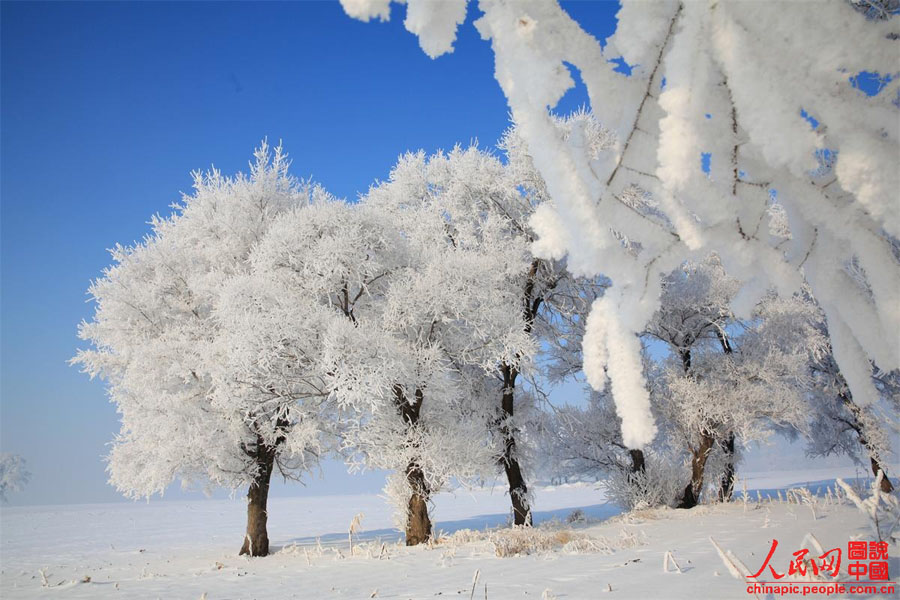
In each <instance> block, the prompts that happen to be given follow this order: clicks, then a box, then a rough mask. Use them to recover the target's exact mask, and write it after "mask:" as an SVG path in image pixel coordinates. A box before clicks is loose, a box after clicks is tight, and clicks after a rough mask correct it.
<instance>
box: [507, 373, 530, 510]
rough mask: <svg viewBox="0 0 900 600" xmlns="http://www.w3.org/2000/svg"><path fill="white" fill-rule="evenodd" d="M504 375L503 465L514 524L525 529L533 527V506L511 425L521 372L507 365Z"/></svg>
mask: <svg viewBox="0 0 900 600" xmlns="http://www.w3.org/2000/svg"><path fill="white" fill-rule="evenodd" d="M500 370H501V372H502V373H503V398H502V402H501V407H502V409H503V419H504V423H503V425H502V426H501V428H500V433H501V435H502V436H503V456H502V457H501V461H500V462H501V463H502V464H503V468H504V470H505V471H506V480H507V482H508V483H509V498H510V500H511V501H512V509H513V524H515V525H522V526H525V527H530V526H531V523H532V521H531V506H529V505H528V486H527V485H526V484H525V478H524V477H523V476H522V468H521V467H520V466H519V460H518V458H516V438H515V433H514V431H513V430H512V428H511V427H510V425H509V419H511V418H512V417H513V414H514V411H515V395H514V394H515V386H516V377H517V376H518V374H519V372H518V370H516V369H515V368H514V367H510V366H509V365H507V364H503V365H502V366H501V369H500Z"/></svg>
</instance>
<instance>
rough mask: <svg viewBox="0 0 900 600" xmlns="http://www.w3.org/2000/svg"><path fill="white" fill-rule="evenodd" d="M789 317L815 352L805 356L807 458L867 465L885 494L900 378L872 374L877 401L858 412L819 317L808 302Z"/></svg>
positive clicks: (801, 301) (899, 407) (888, 489)
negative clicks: (839, 457)
mask: <svg viewBox="0 0 900 600" xmlns="http://www.w3.org/2000/svg"><path fill="white" fill-rule="evenodd" d="M792 312H793V313H794V320H795V322H798V321H800V320H801V319H802V320H805V322H806V323H807V324H808V325H807V327H808V328H809V329H810V330H811V335H810V339H811V340H813V343H811V344H810V348H816V349H817V350H818V351H816V352H810V371H811V384H812V385H811V394H810V398H811V405H810V407H809V413H810V421H811V422H810V424H809V429H808V436H807V437H808V447H807V452H808V453H809V454H810V455H812V456H827V455H829V454H847V455H848V456H850V457H852V458H853V459H854V460H856V461H857V462H859V463H864V462H868V463H869V466H870V467H871V469H872V474H873V475H874V476H877V475H878V472H879V471H884V476H883V478H882V479H881V491H883V492H885V493H890V492H891V491H893V490H894V486H893V484H892V483H891V480H890V479H889V477H888V475H889V473H888V472H887V471H886V470H885V469H886V467H885V464H886V463H887V460H886V459H887V457H888V456H890V455H891V454H892V452H893V448H892V447H891V439H892V438H893V439H896V437H897V434H898V431H900V427H898V423H897V414H898V412H900V372H898V371H892V372H890V373H885V372H881V371H878V370H874V369H873V373H872V380H873V383H874V385H875V388H876V389H877V390H878V393H879V396H880V398H879V401H878V402H875V403H872V404H869V405H867V406H860V405H859V404H858V403H856V402H855V401H854V398H853V393H852V392H851V391H850V389H849V387H848V386H847V381H846V380H845V379H844V377H843V376H842V375H841V372H840V369H839V368H838V365H837V362H836V361H835V359H834V355H833V353H832V351H831V344H830V343H829V341H828V332H827V330H826V326H825V320H824V318H823V316H822V313H821V311H820V310H818V307H817V306H815V304H814V303H813V302H812V300H811V299H809V298H798V299H796V301H795V303H794V306H793V307H792ZM860 451H862V452H860ZM861 453H862V456H860V454H861Z"/></svg>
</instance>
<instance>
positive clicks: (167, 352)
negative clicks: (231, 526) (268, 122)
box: [73, 143, 326, 496]
mask: <svg viewBox="0 0 900 600" xmlns="http://www.w3.org/2000/svg"><path fill="white" fill-rule="evenodd" d="M288 164H289V162H288V160H287V158H286V156H285V155H284V154H283V153H282V151H281V148H280V147H279V148H276V149H275V150H274V152H272V151H270V149H269V147H268V146H267V145H266V144H265V143H264V144H263V145H262V146H261V147H260V148H259V150H257V152H256V156H255V161H254V162H252V163H251V165H250V174H249V175H243V174H239V175H237V176H235V177H226V176H223V175H222V174H221V173H219V172H218V171H211V172H209V173H205V174H204V173H199V172H198V173H195V174H194V193H193V194H192V195H186V196H185V197H184V198H183V200H182V202H181V203H179V204H176V205H175V206H174V209H175V212H173V214H172V215H171V216H169V217H154V219H153V220H152V232H151V233H150V235H148V236H147V237H146V238H145V239H144V240H143V241H142V242H140V243H137V244H135V245H133V246H129V247H123V246H117V247H116V248H114V249H113V250H112V256H113V260H114V263H113V265H112V266H110V267H108V268H107V269H106V270H105V271H104V273H103V276H102V277H101V278H100V279H98V280H97V281H95V282H94V283H93V284H92V285H91V287H90V290H89V293H90V295H91V297H92V299H93V300H94V303H95V305H96V312H95V314H94V317H93V319H92V320H91V321H89V322H83V323H82V324H81V327H80V330H79V331H80V336H81V338H82V339H84V340H86V341H88V342H89V343H90V345H91V347H90V348H89V349H85V350H81V351H79V353H78V354H77V356H76V358H75V359H73V362H75V363H76V364H79V365H81V366H82V368H83V369H84V371H86V372H87V373H89V374H90V375H91V376H92V377H93V376H100V377H102V378H103V379H105V380H106V381H107V384H108V393H109V396H110V400H111V401H112V402H113V403H114V404H115V405H116V407H117V409H118V411H119V413H120V415H121V421H122V429H121V432H120V433H119V434H118V435H117V436H116V439H115V441H114V443H113V444H112V450H111V452H110V455H109V459H108V460H109V466H108V470H109V473H110V480H111V482H112V483H113V484H115V485H116V487H117V488H118V489H119V490H121V491H122V492H124V493H126V494H128V495H131V496H149V495H150V494H153V493H162V492H163V491H164V490H165V488H166V487H167V486H168V485H169V483H171V482H172V481H173V480H174V479H175V478H180V479H181V480H182V482H183V483H184V484H185V485H188V484H191V483H197V484H200V485H203V486H216V485H221V486H226V487H231V488H234V487H238V486H241V485H245V484H247V483H249V482H251V481H252V480H253V477H254V476H255V475H256V469H257V465H256V461H255V460H254V459H253V456H252V455H253V453H254V451H255V449H256V448H257V447H258V446H259V445H260V444H266V445H277V446H278V448H279V452H278V456H277V464H278V466H279V467H280V468H281V469H282V472H283V473H285V474H286V475H292V476H296V475H299V474H300V473H302V472H303V471H304V470H305V469H306V468H307V467H308V462H309V461H310V460H312V459H313V457H314V454H315V453H317V451H318V446H319V439H318V429H319V427H318V425H317V419H316V416H315V415H316V412H317V410H318V408H317V404H316V402H315V401H310V402H307V401H306V399H307V398H312V396H310V395H309V394H308V390H307V389H305V388H304V389H300V388H297V389H291V390H289V393H288V392H283V391H282V390H281V389H276V388H274V387H270V386H267V385H253V384H251V381H252V378H253V377H255V375H256V374H257V372H258V371H259V369H260V368H261V365H260V362H261V361H260V360H259V359H258V358H257V357H256V352H257V350H258V348H259V347H262V346H263V345H264V344H265V343H266V342H267V339H266V338H265V337H254V336H246V337H238V336H235V335H234V333H233V330H234V328H235V327H237V326H238V325H241V324H243V323H245V322H246V321H248V320H249V319H250V317H251V315H252V314H253V313H254V312H256V313H259V312H260V311H261V305H262V304H264V303H269V302H271V301H272V298H273V294H272V293H271V292H270V290H268V289H266V288H265V287H262V286H259V287H257V286H253V285H248V283H247V282H246V281H245V279H246V278H248V277H251V276H252V269H251V264H252V263H251V260H250V254H251V249H252V248H253V246H254V245H255V244H257V243H258V242H259V241H260V239H261V238H262V237H263V236H264V234H265V232H266V231H267V229H268V227H269V226H270V225H271V224H272V222H273V221H274V220H275V219H276V218H277V217H278V215H280V214H282V213H284V212H285V211H289V210H291V209H292V208H295V207H298V206H303V205H306V204H309V203H310V202H316V201H321V200H322V199H323V198H324V197H325V196H326V194H325V193H324V192H323V191H322V190H320V189H318V188H315V187H313V186H310V185H308V184H305V183H302V182H299V181H297V180H295V179H293V178H291V177H290V176H289V175H288V174H287V168H288ZM232 299H234V300H235V301H238V300H239V302H238V303H239V304H241V305H242V306H243V307H245V310H246V312H245V313H242V314H234V313H232V314H230V315H222V314H220V312H221V311H222V307H223V305H224V304H225V303H226V301H230V300H232ZM284 312H285V313H287V312H288V311H284ZM294 321H295V322H296V319H294ZM278 326H283V324H282V323H280V324H279V325H278ZM274 327H277V326H276V325H274V324H269V328H270V329H272V328H274ZM293 335H300V333H299V332H293ZM276 359H277V360H280V361H282V362H289V360H290V359H289V357H286V356H272V357H268V356H266V357H265V358H264V360H266V361H268V360H276ZM238 373H240V375H238ZM245 374H246V375H247V378H244V375H245ZM239 381H240V382H241V383H240V384H238V382H239Z"/></svg>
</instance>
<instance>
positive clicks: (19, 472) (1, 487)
mask: <svg viewBox="0 0 900 600" xmlns="http://www.w3.org/2000/svg"><path fill="white" fill-rule="evenodd" d="M30 477H31V473H29V472H28V471H27V470H26V469H25V459H24V458H22V457H21V456H19V455H18V454H11V453H9V452H4V453H2V454H0V502H6V501H7V494H10V493H12V492H21V491H22V488H23V487H25V484H26V483H28V479H29V478H30Z"/></svg>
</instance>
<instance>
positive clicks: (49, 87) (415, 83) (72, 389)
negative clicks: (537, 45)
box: [0, 2, 618, 504]
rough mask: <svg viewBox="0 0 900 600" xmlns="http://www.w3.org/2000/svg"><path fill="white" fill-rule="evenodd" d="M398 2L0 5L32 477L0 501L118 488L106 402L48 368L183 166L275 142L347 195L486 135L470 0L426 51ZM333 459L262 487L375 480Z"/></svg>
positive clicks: (241, 158) (12, 312)
mask: <svg viewBox="0 0 900 600" xmlns="http://www.w3.org/2000/svg"><path fill="white" fill-rule="evenodd" d="M565 6H566V8H567V9H568V10H569V11H570V12H571V13H572V14H573V16H574V17H575V18H576V19H577V20H578V21H579V22H580V23H581V24H582V26H583V27H585V28H586V29H587V30H588V31H590V32H591V33H593V34H594V35H595V36H596V37H598V38H600V39H604V38H605V37H607V36H608V35H609V34H611V33H612V31H613V29H614V27H615V18H614V15H615V12H616V11H617V9H618V6H617V4H616V3H614V2H572V3H568V4H566V5H565ZM404 10H405V9H404V8H402V7H397V6H395V7H394V12H393V15H392V19H391V22H390V23H384V24H382V23H370V24H365V23H361V22H358V21H354V20H351V19H349V18H348V17H346V16H345V15H344V14H343V12H342V10H341V8H340V6H339V5H338V4H337V2H294V3H255V4H249V3H162V2H160V3H156V2H153V3H48V4H44V3H14V2H3V3H2V4H0V28H2V30H0V44H2V48H0V61H2V63H0V77H2V82H0V84H2V85H0V104H2V130H0V157H2V177H0V261H2V263H0V266H2V298H0V315H2V330H0V352H2V354H0V358H2V366H0V450H2V451H4V452H15V453H19V454H22V455H23V456H24V457H25V458H26V460H27V461H28V467H29V470H30V471H31V472H32V481H31V483H30V484H29V485H28V487H27V488H26V490H25V491H24V492H22V493H20V494H16V495H13V496H12V498H11V500H12V502H13V503H37V504H52V503H70V502H102V501H110V500H115V499H117V498H119V496H118V494H117V493H116V492H115V490H113V489H112V488H111V487H109V486H108V485H106V475H105V473H104V463H103V462H102V459H101V457H102V456H103V455H104V454H105V453H106V444H107V443H108V442H109V441H110V440H111V439H112V438H113V435H114V433H115V432H116V431H117V430H118V419H117V416H116V413H115V409H114V407H113V406H112V405H111V404H109V403H108V402H107V400H106V396H105V393H104V388H103V385H102V383H100V382H98V381H94V382H90V381H89V380H88V378H87V377H86V376H85V375H83V374H81V373H79V372H78V371H77V369H75V368H71V367H69V366H67V364H66V361H67V359H69V358H70V357H71V356H72V355H73V353H74V352H75V350H76V348H77V347H78V346H79V344H80V341H79V340H78V339H77V338H76V327H77V324H78V322H79V321H81V320H82V319H84V318H88V317H89V316H90V314H91V311H92V307H91V305H90V304H87V303H86V300H87V297H86V294H85V290H86V288H87V286H88V284H89V282H90V280H91V279H92V278H95V277H97V276H98V275H99V274H100V272H101V269H102V268H103V267H104V266H106V265H107V264H109V256H108V254H107V252H106V248H109V247H111V246H113V245H114V244H115V243H117V242H122V243H126V244H127V243H131V242H132V241H134V240H136V239H139V238H141V237H142V236H143V235H144V234H145V233H147V231H148V227H147V224H146V222H147V220H148V218H149V217H150V216H151V215H152V214H154V213H157V212H163V213H164V212H168V210H169V209H168V206H169V205H170V204H171V203H172V202H174V201H176V200H178V199H179V197H180V192H183V191H184V192H188V191H190V184H191V179H190V171H191V170H192V169H202V168H207V167H209V166H210V165H211V164H215V166H216V167H218V168H220V169H222V170H223V171H224V172H226V173H233V172H235V171H237V170H245V169H246V167H247V161H248V159H249V158H250V156H251V152H252V150H253V148H254V147H255V145H256V144H258V142H259V141H260V140H261V139H262V138H264V137H268V138H269V140H270V141H277V140H279V139H281V140H283V141H284V145H285V148H286V149H287V150H288V152H289V153H290V155H291V157H292V158H293V172H294V174H295V175H297V176H302V177H308V176H312V177H313V178H314V179H315V180H317V181H319V182H320V183H322V184H324V185H325V187H326V188H328V189H329V190H330V191H331V192H332V193H334V194H336V195H338V196H342V197H346V198H354V197H356V195H357V194H358V193H360V192H364V191H365V190H366V189H367V188H368V186H369V185H370V184H371V183H372V182H373V181H374V180H375V179H377V178H385V177H386V176H387V174H388V171H389V170H390V167H391V165H392V164H393V163H394V162H395V160H396V158H397V156H398V155H399V154H401V153H402V152H404V151H406V150H415V149H418V148H424V149H426V150H428V151H433V150H435V149H438V148H450V147H452V146H453V145H454V144H455V143H457V142H460V143H464V144H467V143H469V141H470V140H479V142H480V144H481V145H482V146H493V145H494V143H495V142H496V140H497V138H498V137H499V135H500V134H501V132H502V131H503V130H504V129H505V127H506V126H507V124H508V121H507V119H508V116H507V115H508V109H507V106H506V102H505V100H504V98H503V95H502V93H501V91H500V88H499V86H498V85H497V83H496V81H495V80H494V78H493V57H492V53H491V50H490V46H489V44H488V43H487V42H485V41H483V40H481V39H480V37H479V36H478V34H477V32H476V31H475V29H474V27H473V26H472V19H473V15H474V13H475V12H476V11H475V9H474V7H470V13H471V14H470V16H469V19H468V21H467V22H466V23H465V24H464V25H463V26H462V28H461V30H460V36H459V39H458V41H457V44H456V48H457V50H456V52H454V53H453V54H451V55H448V56H444V57H441V58H439V59H437V60H431V59H429V58H428V57H427V56H425V54H423V53H422V52H421V50H420V49H419V47H418V42H417V40H416V38H415V37H414V36H412V35H411V34H409V33H407V32H406V31H405V30H404V29H403V26H402V20H403V14H404V12H403V11H404ZM584 100H585V95H584V93H583V90H581V89H579V90H575V91H574V92H572V93H570V95H568V96H567V97H566V98H565V99H564V103H563V105H562V107H561V109H562V110H569V109H572V108H575V107H576V106H577V105H579V104H580V103H582V102H583V101H584ZM565 393H566V394H569V393H571V394H573V395H577V394H578V386H577V385H575V386H571V387H570V388H567V390H566V391H565ZM344 471H345V469H344V468H343V466H341V465H335V464H329V465H326V468H325V476H326V477H325V479H323V480H313V481H311V482H309V483H308V485H307V487H305V488H302V487H300V486H296V484H294V485H293V486H292V487H289V488H278V489H276V491H275V492H274V493H284V494H288V493H313V494H323V493H343V492H348V491H363V490H365V491H370V490H377V489H380V487H381V485H382V481H383V477H382V475H380V474H377V473H376V474H370V475H369V476H363V477H358V476H357V477H349V476H347V475H346V474H345V473H344ZM172 496H174V497H181V493H180V492H177V491H176V492H174V493H173V494H170V495H169V497H172Z"/></svg>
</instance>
